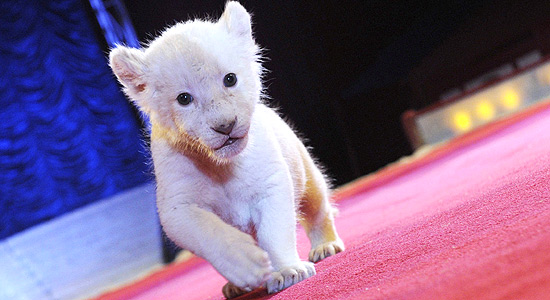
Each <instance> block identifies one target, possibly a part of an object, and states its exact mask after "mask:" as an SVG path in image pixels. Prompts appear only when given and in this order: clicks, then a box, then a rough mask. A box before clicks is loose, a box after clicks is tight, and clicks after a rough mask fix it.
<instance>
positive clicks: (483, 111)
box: [476, 100, 496, 121]
mask: <svg viewBox="0 0 550 300" xmlns="http://www.w3.org/2000/svg"><path fill="white" fill-rule="evenodd" d="M495 113H496V111H495V107H494V106H493V104H492V103H491V102H489V101H487V100H482V101H481V102H479V103H478V104H477V106H476V114H477V116H478V118H480V119H481V120H484V121H488V120H491V119H492V118H494V117H495Z"/></svg>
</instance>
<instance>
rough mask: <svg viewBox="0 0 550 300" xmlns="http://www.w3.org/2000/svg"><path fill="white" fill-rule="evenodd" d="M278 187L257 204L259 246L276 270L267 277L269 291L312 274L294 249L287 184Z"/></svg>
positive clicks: (291, 203) (292, 212)
mask: <svg viewBox="0 0 550 300" xmlns="http://www.w3.org/2000/svg"><path fill="white" fill-rule="evenodd" d="M277 190H278V191H273V192H274V193H273V195H272V196H271V197H268V198H266V199H263V200H262V201H261V202H260V203H259V204H258V210H257V216H256V220H255V224H256V237H257V240H258V245H259V246H260V247H261V248H262V249H264V250H265V251H267V253H268V254H269V258H270V260H271V264H272V266H273V270H275V272H273V273H271V275H270V277H269V279H268V280H267V292H268V293H275V292H278V291H281V290H283V289H286V288H287V287H289V286H291V285H293V284H296V283H298V282H300V281H302V280H304V279H306V278H308V277H310V276H313V275H315V267H314V266H313V264H312V263H310V262H308V261H301V260H300V258H299V256H298V251H297V249H296V210H295V207H294V201H293V197H292V190H291V188H290V184H289V185H288V186H287V187H283V189H281V190H280V189H277Z"/></svg>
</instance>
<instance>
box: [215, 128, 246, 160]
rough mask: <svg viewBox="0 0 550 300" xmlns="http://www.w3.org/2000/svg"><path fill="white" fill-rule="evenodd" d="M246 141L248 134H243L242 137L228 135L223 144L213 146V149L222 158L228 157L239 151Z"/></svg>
mask: <svg viewBox="0 0 550 300" xmlns="http://www.w3.org/2000/svg"><path fill="white" fill-rule="evenodd" d="M247 142H248V134H245V135H244V136H242V137H231V136H228V137H227V139H226V140H225V142H224V143H223V144H221V145H220V146H219V147H217V148H214V151H216V153H217V154H218V155H219V156H220V157H223V158H229V157H232V156H235V155H237V154H238V153H240V152H241V151H242V150H243V149H244V148H245V147H246V144H247Z"/></svg>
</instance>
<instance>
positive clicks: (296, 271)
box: [110, 2, 344, 298]
mask: <svg viewBox="0 0 550 300" xmlns="http://www.w3.org/2000/svg"><path fill="white" fill-rule="evenodd" d="M259 60H260V56H259V48H258V46H257V45H256V44H255V42H254V39H253V37H252V29H251V24H250V15H249V14H248V13H247V12H246V10H245V9H244V8H243V7H242V6H241V5H240V4H239V3H237V2H228V3H227V5H226V8H225V11H224V13H223V15H222V16H221V18H220V19H219V20H218V21H217V22H215V23H214V22H209V21H201V20H193V21H188V22H185V23H179V24H176V25H175V26H172V27H170V28H168V29H167V30H166V31H165V32H164V33H163V34H162V35H161V36H160V37H158V38H156V39H155V40H154V41H152V42H151V43H150V44H149V46H148V47H147V48H144V49H131V48H126V47H122V46H118V47H117V48H115V49H113V50H112V51H111V53H110V65H111V67H112V69H113V71H114V73H115V74H116V76H117V77H118V79H119V80H120V82H121V83H122V85H123V86H124V91H125V93H126V94H127V95H128V97H129V98H130V99H132V100H133V101H134V102H135V104H136V105H137V106H138V107H139V108H140V109H141V110H142V111H143V112H145V113H146V114H147V115H148V116H149V117H150V120H151V125H152V128H151V153H152V156H153V163H154V168H155V175H156V181H157V206H158V212H159V216H160V220H161V223H162V226H163V228H164V230H165V231H166V234H167V235H168V236H169V237H170V238H171V239H172V240H174V241H175V242H176V244H178V245H179V246H181V247H183V248H185V249H188V250H190V251H192V252H193V253H195V254H197V255H199V256H201V257H203V258H204V259H206V260H208V261H209V262H210V263H211V264H212V265H213V266H214V268H216V270H218V272H220V273H221V274H222V275H223V276H224V277H225V278H226V279H227V280H228V281H229V282H228V283H227V284H226V285H225V286H224V287H223V293H224V295H225V296H226V297H227V298H232V297H236V296H238V295H240V294H242V293H245V292H247V291H250V290H252V289H254V288H257V287H262V286H266V287H267V289H268V292H269V293H273V292H277V291H280V290H282V289H284V288H287V287H289V286H291V285H293V284H295V283H297V282H299V281H301V280H304V279H306V278H308V277H310V276H312V275H314V274H315V268H314V265H313V263H311V262H306V261H301V260H300V258H299V257H298V253H297V250H296V220H297V219H299V220H300V221H301V222H302V224H303V226H304V228H305V230H306V232H307V234H308V237H309V240H310V241H311V252H310V254H309V260H310V261H312V262H316V261H319V260H321V259H323V258H325V257H327V256H330V255H333V254H335V253H338V252H340V251H342V250H344V244H343V243H342V240H341V239H340V238H339V237H338V234H337V233H336V229H335V227H334V222H333V209H332V206H331V204H330V202H329V194H330V192H329V189H328V187H327V183H326V180H325V177H324V176H323V174H322V173H321V171H320V170H319V169H318V168H317V166H316V165H315V163H314V161H313V160H312V158H311V157H310V155H309V153H308V151H307V150H306V148H305V147H304V145H303V144H302V142H301V141H300V140H299V139H298V138H297V137H296V135H295V134H294V132H293V131H292V130H291V129H290V127H289V126H288V125H287V124H286V123H285V122H284V121H283V120H282V119H281V118H280V117H279V116H278V115H277V113H276V112H274V111H273V110H272V109H270V108H268V107H267V106H266V105H264V104H263V103H262V100H261V98H262V83H261V77H262V67H261V65H260V62H259ZM298 210H299V212H298Z"/></svg>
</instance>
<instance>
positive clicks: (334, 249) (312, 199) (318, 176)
mask: <svg viewBox="0 0 550 300" xmlns="http://www.w3.org/2000/svg"><path fill="white" fill-rule="evenodd" d="M304 151H306V150H305V149H304ZM302 157H303V158H304V165H305V168H306V175H307V182H306V189H305V193H304V196H303V198H302V201H301V203H300V211H301V214H302V219H301V223H302V226H304V229H305V230H306V233H307V236H308V238H309V240H310V242H311V251H310V252H309V260H310V261H312V262H318V261H320V260H322V259H324V258H326V257H329V256H331V255H334V254H336V253H339V252H341V251H344V249H345V246H344V242H343V241H342V240H341V239H340V237H339V236H338V233H337V232H336V227H335V226H334V213H335V211H336V209H335V208H334V207H333V206H332V204H331V203H330V201H329V189H328V186H327V183H326V179H325V177H324V176H323V174H322V173H321V171H320V170H319V169H318V168H317V166H316V165H315V163H314V162H313V160H312V159H311V157H309V155H307V156H306V155H303V156H302Z"/></svg>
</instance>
